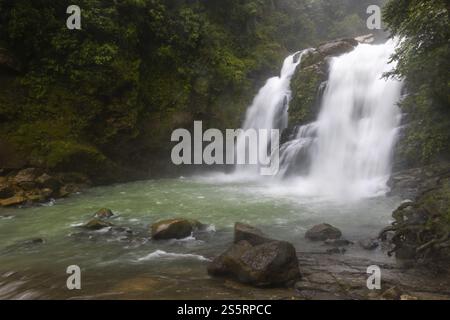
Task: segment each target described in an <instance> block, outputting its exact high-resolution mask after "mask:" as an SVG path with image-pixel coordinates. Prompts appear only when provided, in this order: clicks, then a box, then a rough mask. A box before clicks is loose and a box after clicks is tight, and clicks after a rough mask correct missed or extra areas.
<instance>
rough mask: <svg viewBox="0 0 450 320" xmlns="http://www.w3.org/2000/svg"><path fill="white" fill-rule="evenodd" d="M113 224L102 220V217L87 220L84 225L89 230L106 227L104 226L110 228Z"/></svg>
mask: <svg viewBox="0 0 450 320" xmlns="http://www.w3.org/2000/svg"><path fill="white" fill-rule="evenodd" d="M112 226H113V224H112V223H109V222H106V221H103V220H100V219H92V220H90V221H89V222H87V223H86V224H84V225H83V226H82V227H83V228H85V229H89V230H100V229H104V228H109V227H112Z"/></svg>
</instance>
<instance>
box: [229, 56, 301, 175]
mask: <svg viewBox="0 0 450 320" xmlns="http://www.w3.org/2000/svg"><path fill="white" fill-rule="evenodd" d="M307 51H308V50H304V51H301V52H296V53H294V54H293V55H290V56H288V57H287V58H286V59H285V60H284V63H283V67H282V69H281V73H280V76H279V77H273V78H270V79H269V80H267V82H266V84H265V85H264V86H263V87H262V88H261V89H260V90H259V92H258V94H257V95H256V97H255V98H254V100H253V103H252V104H251V106H250V107H249V108H248V109H247V114H246V117H245V121H244V124H243V126H242V129H243V130H244V131H245V130H248V129H256V130H258V129H267V130H270V129H279V130H280V132H282V131H283V130H284V129H286V127H287V124H288V113H287V111H288V106H289V101H290V99H291V90H290V84H291V78H292V76H293V75H294V73H295V69H296V68H297V66H298V65H299V64H300V63H301V60H302V56H303V55H304V54H305V53H306V52H307ZM268 143H270V139H268ZM259 151H261V152H262V151H265V150H263V148H261V149H260V150H259ZM247 152H248V150H247V145H246V138H245V136H244V135H240V136H239V137H238V139H237V145H236V153H237V154H240V155H241V159H246V157H247ZM257 169H258V168H257V166H253V167H252V166H250V165H243V166H237V173H238V174H239V175H240V176H242V175H247V176H249V175H255V174H257Z"/></svg>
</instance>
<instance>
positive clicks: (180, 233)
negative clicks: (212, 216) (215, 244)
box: [150, 218, 205, 240]
mask: <svg viewBox="0 0 450 320" xmlns="http://www.w3.org/2000/svg"><path fill="white" fill-rule="evenodd" d="M204 227H205V226H204V225H203V224H201V223H200V222H198V221H196V220H191V219H182V218H179V219H168V220H162V221H159V222H156V223H154V224H152V225H151V228H150V229H151V234H152V239H154V240H168V239H183V238H187V237H189V236H190V235H191V234H192V233H193V232H194V231H196V230H199V229H203V228H204Z"/></svg>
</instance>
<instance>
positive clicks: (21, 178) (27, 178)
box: [13, 168, 42, 191]
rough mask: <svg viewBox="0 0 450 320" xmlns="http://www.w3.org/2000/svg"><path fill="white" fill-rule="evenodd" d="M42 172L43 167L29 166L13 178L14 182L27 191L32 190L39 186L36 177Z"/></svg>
mask: <svg viewBox="0 0 450 320" xmlns="http://www.w3.org/2000/svg"><path fill="white" fill-rule="evenodd" d="M41 174H42V170H41V169H37V168H27V169H23V170H20V171H19V172H18V173H17V174H16V176H15V177H14V178H13V183H15V184H16V185H18V186H19V187H20V188H22V189H23V190H26V191H30V190H32V189H35V188H36V187H37V182H36V179H37V177H38V176H40V175H41Z"/></svg>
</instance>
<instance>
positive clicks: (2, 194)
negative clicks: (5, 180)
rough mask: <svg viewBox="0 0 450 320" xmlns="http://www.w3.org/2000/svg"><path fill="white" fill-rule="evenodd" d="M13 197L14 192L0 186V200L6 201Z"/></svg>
mask: <svg viewBox="0 0 450 320" xmlns="http://www.w3.org/2000/svg"><path fill="white" fill-rule="evenodd" d="M13 196H14V190H13V189H12V188H11V187H10V186H8V185H0V199H8V198H11V197H13Z"/></svg>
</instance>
